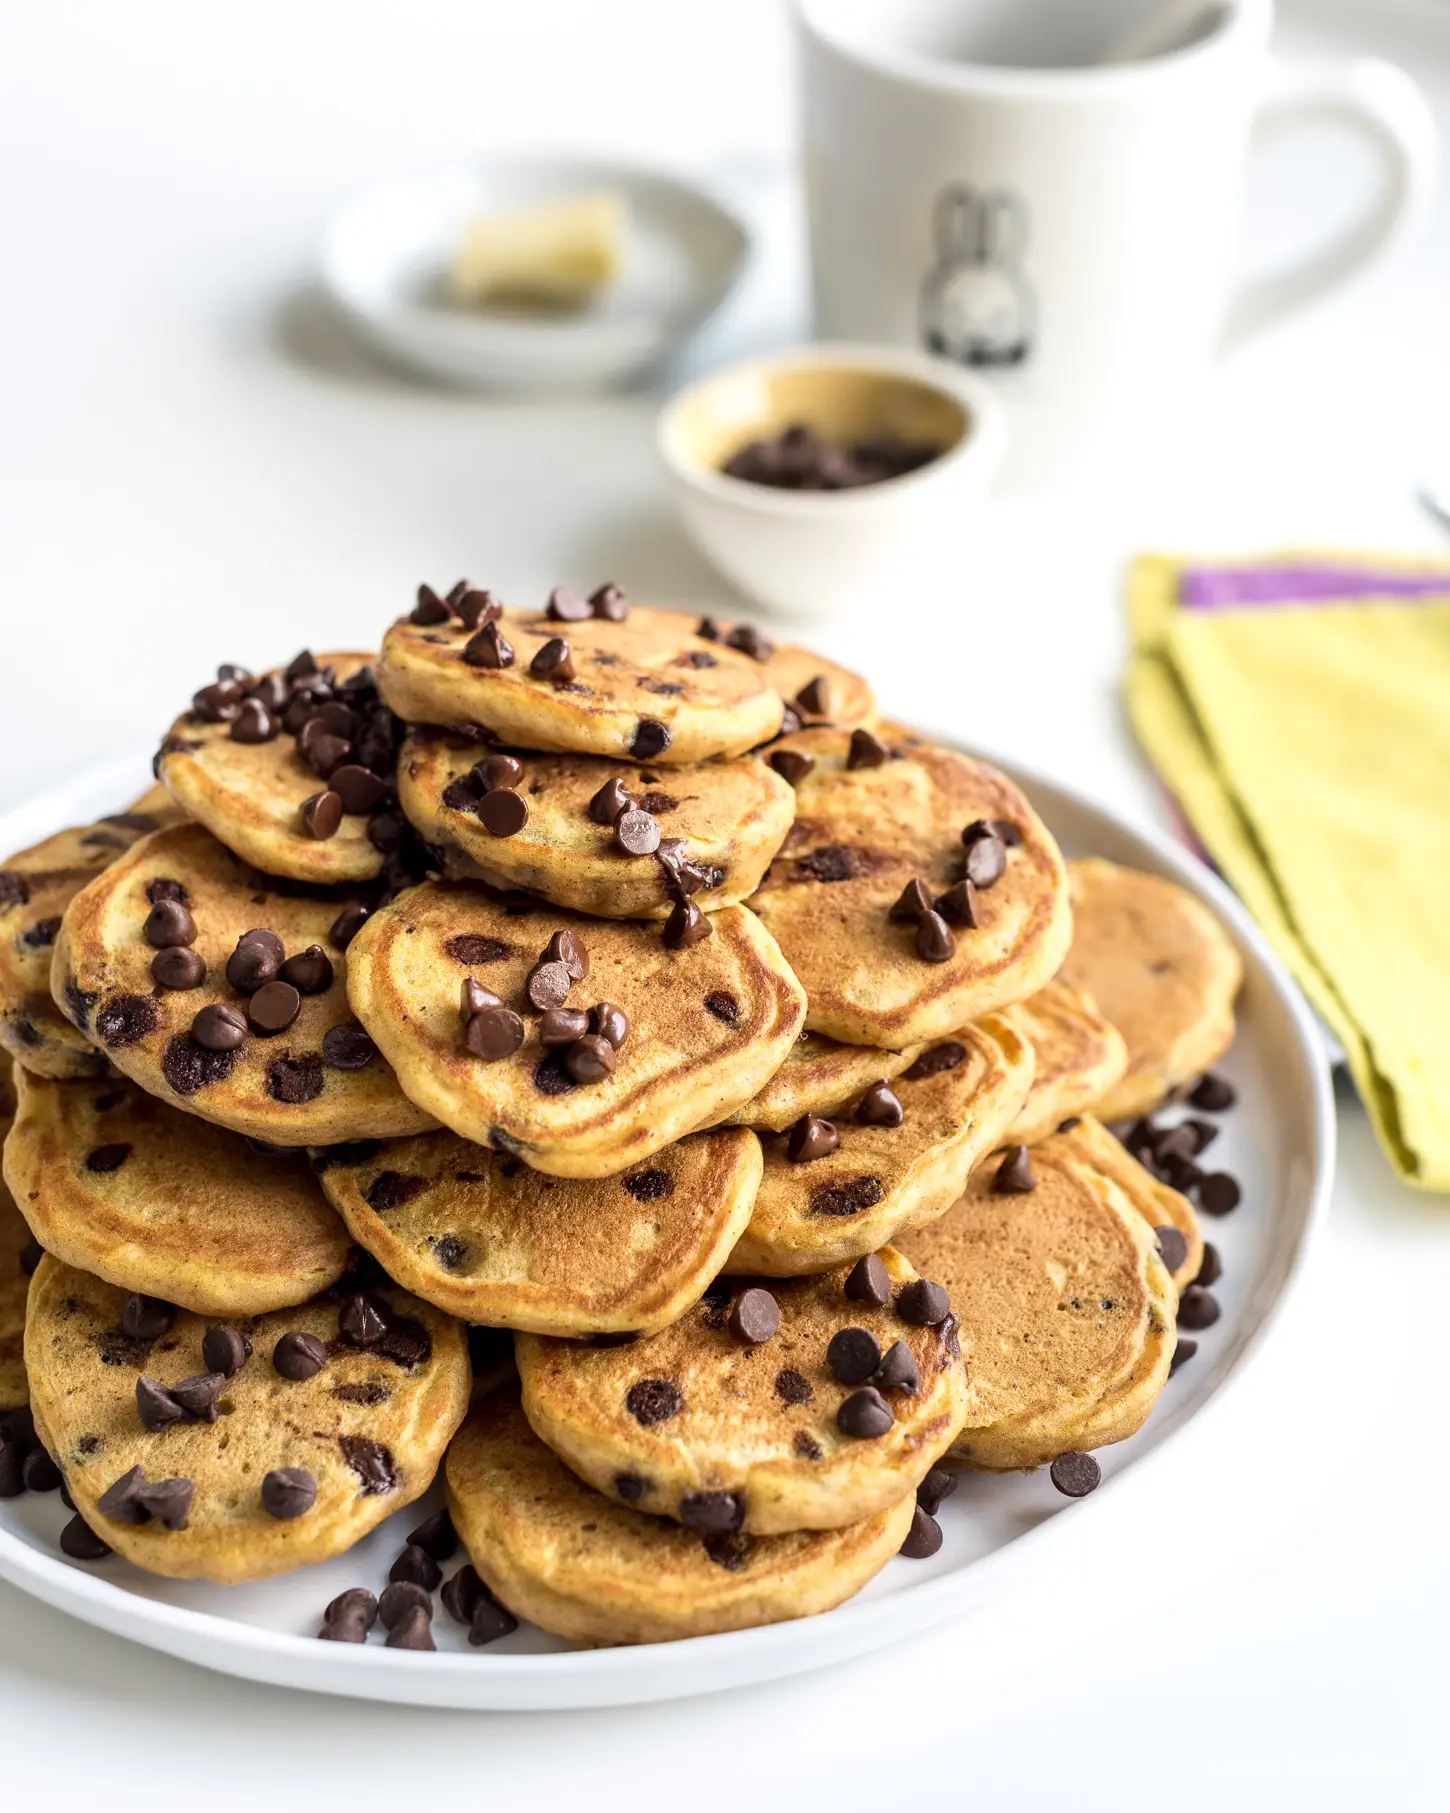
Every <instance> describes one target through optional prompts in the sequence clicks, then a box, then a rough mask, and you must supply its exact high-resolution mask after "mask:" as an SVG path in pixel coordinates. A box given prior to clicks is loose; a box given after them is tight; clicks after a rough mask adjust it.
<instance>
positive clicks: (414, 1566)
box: [388, 1542, 443, 1593]
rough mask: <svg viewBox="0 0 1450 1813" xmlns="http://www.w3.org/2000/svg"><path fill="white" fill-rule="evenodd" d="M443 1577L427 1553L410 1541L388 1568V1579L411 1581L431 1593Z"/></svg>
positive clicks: (440, 1570) (441, 1571) (436, 1564)
mask: <svg viewBox="0 0 1450 1813" xmlns="http://www.w3.org/2000/svg"><path fill="white" fill-rule="evenodd" d="M442 1578H443V1570H442V1569H441V1568H440V1567H439V1565H438V1563H437V1562H436V1561H435V1560H434V1559H433V1557H432V1556H431V1555H430V1554H429V1553H428V1551H427V1550H426V1549H423V1548H420V1547H419V1546H418V1544H417V1543H415V1542H410V1543H409V1544H408V1546H407V1547H406V1548H405V1549H404V1550H403V1552H402V1554H401V1555H399V1556H398V1559H397V1560H396V1561H395V1562H394V1563H393V1565H392V1567H391V1568H389V1570H388V1579H389V1580H394V1581H399V1580H406V1581H411V1582H412V1584H413V1585H414V1586H421V1587H422V1588H423V1590H424V1591H425V1592H429V1593H431V1592H432V1591H433V1589H434V1587H436V1586H437V1585H438V1583H439V1581H440V1580H442Z"/></svg>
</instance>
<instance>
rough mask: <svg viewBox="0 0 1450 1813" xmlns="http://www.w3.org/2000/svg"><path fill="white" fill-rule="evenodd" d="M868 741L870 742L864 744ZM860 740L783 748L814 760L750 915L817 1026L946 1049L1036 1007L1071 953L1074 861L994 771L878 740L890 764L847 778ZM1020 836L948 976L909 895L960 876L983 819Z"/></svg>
mask: <svg viewBox="0 0 1450 1813" xmlns="http://www.w3.org/2000/svg"><path fill="white" fill-rule="evenodd" d="M852 734H858V733H852ZM852 734H848V733H847V732H845V731H841V730H806V731H801V732H800V733H798V734H797V735H795V736H789V737H784V738H782V739H781V742H780V743H779V745H778V748H779V750H782V751H785V750H789V751H794V752H796V753H798V754H800V755H803V756H808V757H809V758H810V759H811V762H812V764H813V765H812V767H811V769H810V770H809V772H808V773H806V774H805V775H803V776H802V777H801V778H800V780H799V781H798V782H797V784H796V819H795V824H794V825H793V826H792V828H791V833H790V836H789V837H788V838H787V839H786V841H785V845H784V847H783V849H782V851H781V853H780V855H779V856H777V858H776V859H775V861H774V862H773V863H772V864H771V866H770V869H769V870H768V872H767V873H766V876H765V879H764V881H763V882H762V883H761V885H760V888H759V889H758V890H757V892H756V893H755V894H754V895H753V896H752V897H751V901H750V905H751V906H752V908H753V909H754V910H755V911H756V912H757V913H758V914H759V915H760V917H761V919H762V920H763V921H764V923H765V925H766V926H767V927H768V929H769V930H770V931H771V932H772V933H773V934H774V935H775V937H776V939H777V941H778V942H779V944H780V947H781V949H782V950H783V951H784V952H785V955H786V960H787V962H789V963H790V965H791V967H792V968H793V969H794V970H795V971H796V973H797V975H799V977H800V979H801V982H802V984H803V986H804V987H805V990H806V994H807V996H808V997H809V999H810V1011H809V1014H808V1016H807V1021H806V1024H807V1025H808V1026H809V1027H810V1028H811V1030H812V1031H814V1032H823V1033H827V1034H828V1035H829V1036H830V1037H832V1038H835V1039H841V1040H843V1041H845V1042H846V1043H847V1044H854V1045H882V1046H897V1045H902V1044H907V1043H912V1042H919V1041H921V1040H925V1039H935V1038H942V1037H945V1036H946V1035H948V1034H950V1033H952V1032H954V1031H955V1030H956V1029H957V1028H958V1027H959V1026H964V1025H966V1024H967V1022H968V1021H969V1020H975V1019H979V1018H980V1017H981V1016H982V1015H983V1014H985V1013H990V1012H993V1011H994V1010H995V1009H997V1008H1000V1007H1005V1006H1009V1005H1010V1004H1011V1003H1013V1002H1014V1001H1021V1000H1025V999H1026V998H1027V997H1028V996H1029V995H1032V994H1035V993H1036V992H1037V990H1038V989H1039V988H1041V987H1042V986H1043V984H1044V983H1046V982H1047V981H1048V980H1049V979H1050V978H1051V976H1052V974H1053V972H1054V971H1055V970H1056V969H1057V966H1058V964H1059V963H1060V962H1061V960H1062V956H1063V953H1064V952H1065V951H1066V949H1067V941H1068V937H1069V933H1070V917H1071V915H1070V911H1069V907H1068V897H1067V884H1066V879H1065V876H1064V872H1063V866H1062V858H1061V857H1060V856H1059V854H1058V851H1057V846H1056V844H1055V843H1054V842H1053V840H1052V838H1051V836H1050V835H1049V833H1048V831H1047V829H1046V827H1045V826H1044V825H1043V824H1042V822H1041V820H1040V819H1039V818H1038V817H1037V815H1036V813H1034V812H1033V811H1032V809H1031V807H1030V806H1029V805H1028V803H1027V801H1026V800H1025V799H1024V798H1023V796H1022V794H1021V793H1020V792H1019V791H1018V789H1017V788H1016V787H1014V786H1013V785H1012V783H1011V782H1010V781H1009V780H1007V779H1006V778H1005V776H1003V775H1001V774H999V773H998V772H997V771H996V770H995V769H993V768H989V767H987V766H986V765H985V764H984V763H982V762H975V761H973V760H971V758H970V757H968V756H964V755H958V754H957V753H956V752H955V751H954V750H950V749H943V748H940V747H939V746H937V745H934V744H932V743H929V742H927V741H925V740H924V739H923V738H921V737H918V736H916V735H915V734H913V733H912V732H910V731H907V730H903V729H902V728H901V727H900V726H898V725H892V724H883V725H879V726H877V734H878V737H879V740H880V742H881V743H882V744H883V745H884V746H885V748H886V749H887V750H888V751H889V752H890V753H889V756H888V759H886V760H884V761H881V762H880V763H879V765H875V766H860V765H858V766H856V767H854V768H852V767H849V766H848V762H849V760H850V751H851V743H852ZM983 819H985V820H1003V821H1006V822H1007V823H1009V824H1010V825H1012V826H1014V827H1015V828H1016V830H1017V832H1019V833H1020V834H1021V843H1020V845H1017V846H1016V847H1013V848H1009V849H1008V850H1007V853H1006V858H1007V859H1006V867H1005V871H1004V872H1003V873H1002V874H1001V876H1000V877H999V878H998V879H997V881H996V882H995V884H994V885H992V886H991V887H989V888H982V889H980V890H978V892H977V902H976V908H975V916H976V918H977V921H978V923H977V925H976V926H975V927H974V928H973V927H968V926H965V925H958V926H956V927H955V928H954V929H953V930H952V941H953V945H954V948H953V949H952V951H951V954H950V955H949V956H947V957H946V960H945V961H942V962H929V961H927V960H926V958H924V957H923V956H921V955H920V954H919V951H918V945H917V938H918V928H917V926H916V925H915V924H914V923H906V922H901V921H897V920H893V919H892V917H891V909H892V907H893V905H895V903H896V902H897V900H898V898H899V897H900V895H901V893H902V890H903V889H904V888H905V887H906V886H907V885H908V884H909V883H911V882H913V881H917V880H919V881H921V882H923V883H924V884H925V886H926V888H927V890H928V892H929V893H930V894H931V895H932V897H933V898H936V897H939V896H940V895H942V894H944V893H945V892H946V891H947V890H948V889H950V888H951V887H953V886H954V884H956V883H957V882H959V881H961V880H962V878H963V869H964V861H965V856H966V852H965V851H964V849H963V845H962V841H961V834H962V832H963V830H965V829H966V827H967V826H968V825H971V824H974V823H976V822H977V821H979V820H983Z"/></svg>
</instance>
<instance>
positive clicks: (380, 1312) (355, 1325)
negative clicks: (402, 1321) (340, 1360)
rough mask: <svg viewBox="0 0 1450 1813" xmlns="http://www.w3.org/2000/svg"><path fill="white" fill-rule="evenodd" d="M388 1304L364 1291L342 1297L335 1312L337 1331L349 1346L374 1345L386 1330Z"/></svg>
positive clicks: (363, 1346) (362, 1346) (365, 1346)
mask: <svg viewBox="0 0 1450 1813" xmlns="http://www.w3.org/2000/svg"><path fill="white" fill-rule="evenodd" d="M388 1320H389V1318H388V1306H387V1304H386V1303H383V1302H381V1301H380V1300H379V1299H378V1298H376V1297H370V1296H369V1295H368V1294H367V1292H366V1291H354V1292H353V1293H352V1294H351V1295H350V1296H347V1297H344V1298H343V1300H342V1304H341V1307H340V1308H339V1309H338V1312H337V1332H338V1335H339V1336H340V1337H341V1339H342V1340H344V1341H346V1342H347V1344H348V1346H349V1347H361V1348H364V1349H366V1348H369V1347H376V1346H377V1345H378V1343H379V1342H380V1341H381V1340H382V1338H383V1336H384V1335H385V1334H386V1333H387V1332H388Z"/></svg>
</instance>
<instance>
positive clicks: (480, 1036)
mask: <svg viewBox="0 0 1450 1813" xmlns="http://www.w3.org/2000/svg"><path fill="white" fill-rule="evenodd" d="M463 1042H464V1044H465V1045H466V1046H467V1047H468V1049H469V1050H470V1051H471V1052H472V1053H473V1055H474V1056H475V1057H476V1058H486V1059H488V1060H489V1062H494V1061H496V1060H497V1059H499V1058H507V1057H511V1056H512V1055H513V1053H514V1052H516V1051H517V1050H518V1048H519V1046H520V1045H522V1044H523V1042H524V1023H523V1021H522V1020H521V1019H520V1018H519V1016H518V1015H517V1014H516V1013H515V1012H514V1011H513V1009H512V1008H508V1007H488V1008H485V1009H484V1011H483V1012H482V1013H481V1014H475V1015H474V1016H473V1018H472V1019H471V1020H470V1021H469V1022H468V1025H467V1026H466V1027H465V1028H464V1033H463Z"/></svg>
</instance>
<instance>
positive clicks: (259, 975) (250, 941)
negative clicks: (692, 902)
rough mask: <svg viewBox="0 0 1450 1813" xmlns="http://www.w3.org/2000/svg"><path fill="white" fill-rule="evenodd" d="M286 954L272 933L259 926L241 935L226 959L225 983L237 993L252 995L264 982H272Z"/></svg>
mask: <svg viewBox="0 0 1450 1813" xmlns="http://www.w3.org/2000/svg"><path fill="white" fill-rule="evenodd" d="M286 955H287V953H286V951H285V950H284V949H283V946H282V940H281V939H280V938H279V937H278V936H277V934H276V933H275V932H269V931H266V930H264V929H263V928H261V927H257V928H255V929H254V930H252V931H250V932H243V933H242V935H241V937H240V938H238V940H237V948H236V949H235V950H234V951H233V952H232V954H231V956H230V957H228V958H227V981H228V982H230V983H231V985H232V987H233V988H234V989H236V991H237V993H238V994H242V995H251V994H255V993H256V991H257V990H258V989H259V988H261V986H262V985H263V983H265V982H271V981H272V980H274V978H275V977H276V975H277V972H278V970H280V969H281V967H282V960H283V958H284V957H285V956H286Z"/></svg>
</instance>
